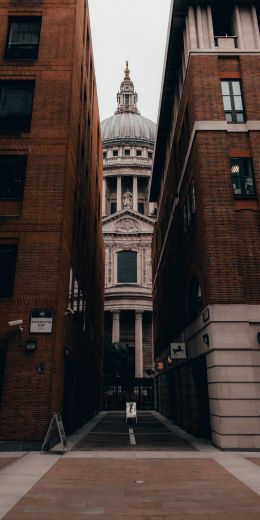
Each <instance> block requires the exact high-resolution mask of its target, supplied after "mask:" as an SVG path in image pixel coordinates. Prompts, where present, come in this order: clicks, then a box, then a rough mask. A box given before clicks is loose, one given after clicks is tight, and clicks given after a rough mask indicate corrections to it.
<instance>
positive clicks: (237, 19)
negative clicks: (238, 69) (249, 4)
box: [235, 6, 245, 49]
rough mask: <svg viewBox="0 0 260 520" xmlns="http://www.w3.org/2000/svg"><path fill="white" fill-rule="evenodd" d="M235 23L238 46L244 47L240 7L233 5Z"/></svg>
mask: <svg viewBox="0 0 260 520" xmlns="http://www.w3.org/2000/svg"><path fill="white" fill-rule="evenodd" d="M235 24H236V29H237V36H238V39H237V40H238V41H237V43H238V48H239V49H244V48H245V42H244V35H243V29H242V23H241V16H240V9H239V7H237V6H236V7H235Z"/></svg>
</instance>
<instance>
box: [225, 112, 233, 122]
mask: <svg viewBox="0 0 260 520" xmlns="http://www.w3.org/2000/svg"><path fill="white" fill-rule="evenodd" d="M225 116H226V121H227V122H228V123H232V121H233V119H232V114H231V112H226V113H225Z"/></svg>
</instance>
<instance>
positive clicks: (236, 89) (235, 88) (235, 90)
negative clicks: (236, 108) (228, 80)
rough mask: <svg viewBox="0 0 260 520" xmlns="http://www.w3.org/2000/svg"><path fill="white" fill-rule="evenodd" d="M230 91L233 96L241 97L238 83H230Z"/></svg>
mask: <svg viewBox="0 0 260 520" xmlns="http://www.w3.org/2000/svg"><path fill="white" fill-rule="evenodd" d="M232 90H233V94H234V96H238V95H241V87H240V81H232Z"/></svg>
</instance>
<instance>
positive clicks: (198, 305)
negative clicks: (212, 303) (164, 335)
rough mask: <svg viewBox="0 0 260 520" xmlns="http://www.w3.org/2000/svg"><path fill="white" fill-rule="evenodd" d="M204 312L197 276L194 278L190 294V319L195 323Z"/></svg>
mask: <svg viewBox="0 0 260 520" xmlns="http://www.w3.org/2000/svg"><path fill="white" fill-rule="evenodd" d="M202 310H203V301H202V292H201V287H200V284H199V282H198V279H197V278H196V276H193V277H192V280H191V284H190V292H189V318H190V321H193V320H195V319H196V318H197V316H199V315H200V313H201V311H202Z"/></svg>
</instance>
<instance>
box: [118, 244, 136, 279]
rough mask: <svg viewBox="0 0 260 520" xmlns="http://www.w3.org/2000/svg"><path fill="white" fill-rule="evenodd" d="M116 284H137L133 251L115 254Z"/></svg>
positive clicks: (134, 253)
mask: <svg viewBox="0 0 260 520" xmlns="http://www.w3.org/2000/svg"><path fill="white" fill-rule="evenodd" d="M117 282H118V283H137V253H136V252H135V251H119V253H117Z"/></svg>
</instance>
